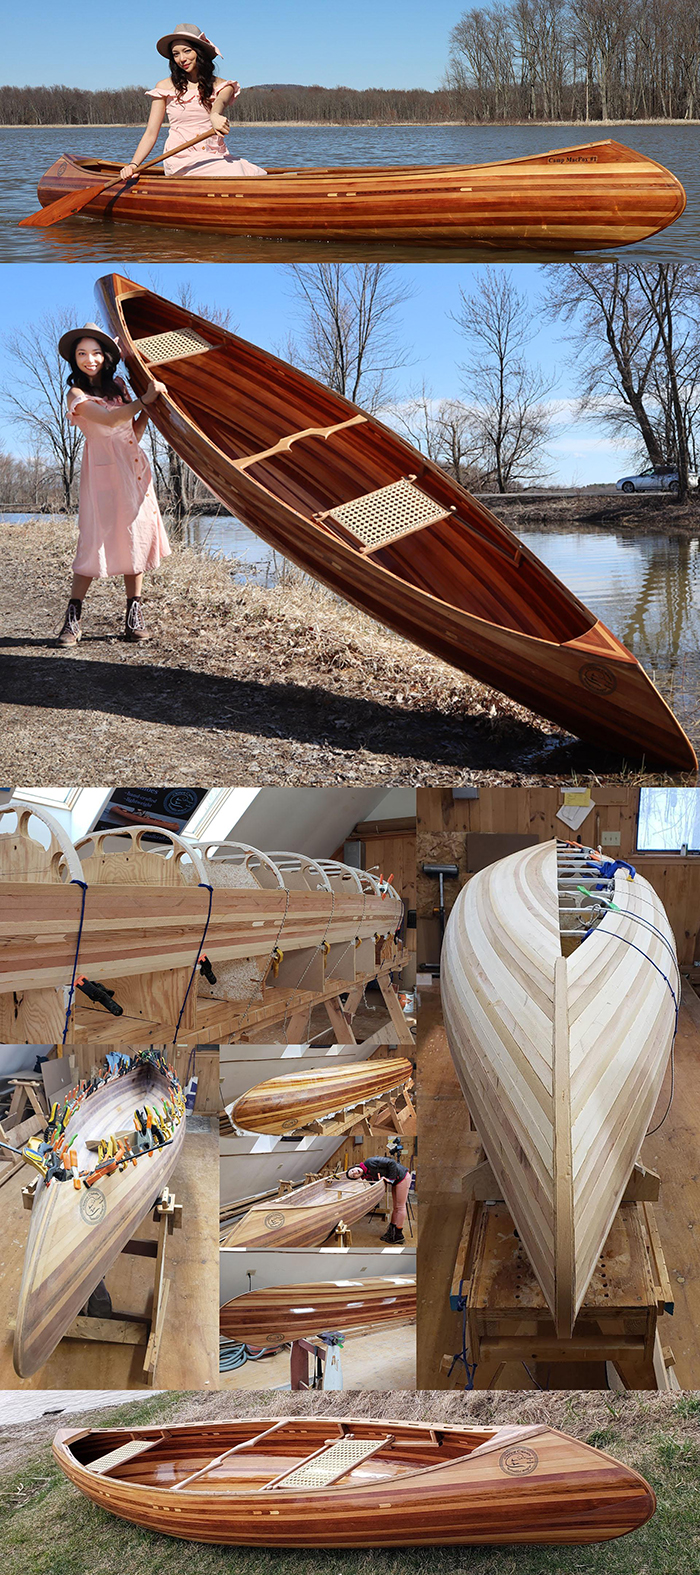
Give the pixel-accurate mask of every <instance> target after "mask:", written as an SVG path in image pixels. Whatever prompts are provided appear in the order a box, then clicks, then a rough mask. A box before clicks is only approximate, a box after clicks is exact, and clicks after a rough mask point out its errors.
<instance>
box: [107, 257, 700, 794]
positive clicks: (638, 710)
mask: <svg viewBox="0 0 700 1575" xmlns="http://www.w3.org/2000/svg"><path fill="white" fill-rule="evenodd" d="M98 289H99V292H100V294H101V297H102V301H103V304H104V310H105V312H106V315H107V321H108V323H109V327H110V330H111V332H112V333H114V334H116V335H118V336H119V340H120V343H121V344H122V345H123V346H124V355H125V360H126V364H127V366H128V369H129V374H130V377H131V380H132V382H133V385H134V388H135V389H136V391H137V393H143V392H144V391H145V389H146V386H147V383H148V380H149V378H150V375H151V369H150V363H149V362H148V360H147V358H145V357H144V356H143V355H142V354H141V353H140V351H139V342H140V341H141V340H143V339H145V338H147V337H148V336H149V335H152V334H153V333H157V332H159V331H166V330H169V329H172V328H173V327H187V328H193V329H194V330H195V331H196V332H197V333H198V334H200V335H201V336H202V337H203V338H204V339H206V340H207V342H208V343H209V345H210V346H211V348H210V349H209V350H207V351H206V352H203V353H202V354H201V355H195V356H191V357H188V359H187V360H185V361H182V360H177V361H174V362H169V363H161V364H159V367H158V376H159V378H160V379H161V380H162V381H163V382H164V384H165V386H166V388H167V390H168V392H167V395H164V396H161V397H160V398H159V399H158V400H157V401H156V403H155V404H154V405H153V406H152V419H153V421H154V422H155V424H156V426H157V427H158V429H159V431H160V432H161V433H162V434H163V436H164V437H165V438H166V440H167V442H168V443H170V444H172V446H173V447H174V448H175V449H176V451H177V453H178V454H180V456H181V457H182V458H183V459H184V460H185V461H186V462H187V464H188V465H190V466H191V468H192V469H193V470H194V471H195V472H196V474H197V475H198V476H200V477H201V479H202V480H203V481H204V482H205V484H206V485H207V486H208V487H209V489H210V491H211V492H213V493H214V495H215V496H216V497H217V498H219V499H220V500H221V501H222V502H223V503H224V504H225V505H226V506H227V507H228V508H230V509H231V511H232V512H233V513H234V514H235V515H236V516H237V518H239V519H241V520H242V521H243V522H244V524H246V525H247V526H248V527H249V528H250V529H251V530H253V531H255V532H256V534H257V535H258V536H260V537H261V538H262V540H263V541H266V542H267V543H268V545H269V546H271V547H272V548H274V549H275V551H278V552H281V553H283V554H284V555H285V556H286V557H287V558H290V559H291V560H292V562H294V563H295V564H297V566H298V567H299V568H301V569H303V570H304V572H305V573H308V574H311V575H312V576H313V577H314V578H316V579H318V580H321V581H322V582H323V583H324V584H325V585H328V586H329V587H330V589H331V590H333V591H334V592H335V593H336V594H337V595H339V596H341V597H343V598H344V599H345V600H346V601H350V602H353V603H354V604H355V605H356V606H358V607H361V608H362V609H363V610H364V611H365V612H367V613H368V614H369V615H370V617H372V618H374V619H376V620H377V621H378V622H380V623H383V624H386V625H388V627H389V628H391V629H394V630H395V631H396V632H397V633H398V634H400V635H401V636H402V637H403V638H405V639H408V640H411V641H412V642H413V643H414V644H416V645H419V646H421V647H423V648H424V649H425V650H428V651H432V652H433V654H434V655H436V656H439V657H441V658H442V660H443V661H446V662H449V663H451V665H452V666H454V667H456V668H458V669H460V670H461V671H464V672H468V673H471V674H472V675H473V676H474V677H475V678H479V679H481V680H482V681H483V682H484V683H489V684H494V685H495V686H496V687H497V688H498V689H500V690H502V691H503V692H504V693H506V694H508V695H510V696H511V697H512V698H513V699H515V700H517V701H519V702H520V703H521V704H523V705H526V706H529V707H530V708H531V709H532V710H534V711H535V712H536V713H537V714H538V715H540V716H546V717H548V718H550V719H551V720H552V721H554V722H558V723H559V724H561V725H562V726H563V727H566V728H568V729H569V730H570V731H572V732H574V733H577V734H579V735H580V736H581V737H582V738H590V739H592V740H593V741H595V742H596V743H597V744H601V743H602V744H606V745H607V746H608V747H610V748H612V749H615V750H616V751H617V752H622V753H623V754H625V755H627V756H629V757H630V758H633V759H638V758H640V756H641V755H644V756H645V757H646V760H647V763H650V762H652V761H653V762H655V763H658V764H660V765H663V766H666V767H671V766H673V767H675V768H677V769H679V770H695V769H696V767H697V760H696V756H695V752H694V750H693V748H692V745H691V744H690V742H689V740H688V739H687V737H686V735H685V733H684V732H683V730H682V728H681V727H680V725H679V723H678V722H677V720H676V718H675V717H674V716H673V714H672V712H671V711H670V710H669V708H668V706H667V705H666V703H665V701H664V700H663V699H662V697H661V695H660V694H659V693H658V691H657V689H656V688H655V686H654V684H653V683H652V681H651V679H650V678H649V677H648V675H647V674H646V673H645V671H644V669H643V668H642V667H641V666H640V664H639V662H638V661H637V659H636V657H634V656H633V655H632V654H631V652H629V651H628V650H627V649H626V648H625V646H624V645H623V644H622V642H621V641H620V640H618V639H617V638H616V636H615V635H613V634H612V633H611V632H610V630H608V629H606V628H605V626H604V625H603V624H601V623H600V622H599V621H596V619H595V617H594V615H593V614H592V613H591V612H589V610H588V609H587V608H586V607H584V606H583V604H582V603H581V602H579V601H578V600H577V598H576V597H574V596H573V595H572V594H571V592H570V591H568V590H567V588H566V586H564V585H563V584H562V583H561V581H560V580H558V579H557V578H556V576H555V575H554V574H552V573H551V572H550V571H549V570H548V569H547V568H545V566H544V564H542V563H541V562H540V561H539V559H537V558H536V557H535V555H534V554H533V553H531V552H530V551H529V549H528V548H526V547H523V546H522V545H521V543H520V542H519V540H518V538H517V537H516V536H515V535H514V534H513V533H512V532H511V531H510V530H508V528H507V527H506V526H505V525H503V524H502V523H501V521H500V520H499V519H497V517H496V516H495V515H494V514H493V513H492V512H491V510H490V509H488V508H486V507H485V505H484V504H483V503H479V502H477V501H476V499H475V498H473V497H471V496H470V494H469V493H467V492H465V490H464V489H463V488H462V487H460V486H459V485H458V484H457V482H456V481H454V480H453V479H452V478H451V477H449V476H447V475H446V474H445V472H444V471H442V470H441V469H440V468H439V466H437V465H435V464H433V463H432V461H431V460H429V459H427V458H426V457H425V456H424V455H423V454H421V453H419V452H418V450H417V449H414V448H413V447H412V446H411V445H410V444H409V443H406V442H405V441H404V440H403V439H402V438H400V437H399V436H398V435H397V434H396V433H395V432H393V431H390V429H389V428H388V427H385V426H383V425H382V424H381V422H379V421H377V420H376V418H375V417H374V416H369V415H367V417H366V420H364V421H362V422H359V423H352V424H351V425H347V424H345V423H347V422H351V419H352V417H354V416H357V415H360V414H366V413H364V412H361V411H358V410H357V408H356V406H354V405H352V404H350V403H349V401H348V400H345V399H343V398H341V396H340V395H338V394H335V393H333V392H332V391H331V390H330V389H327V388H324V387H322V386H321V385H320V384H318V383H316V382H314V381H313V380H312V379H311V378H308V377H306V376H305V374H304V373H302V372H300V371H298V370H297V369H295V368H293V367H291V366H289V365H288V364H286V363H285V362H283V361H279V360H277V359H276V358H275V357H274V356H271V355H269V354H268V353H267V352H266V351H264V350H261V349H259V348H258V347H257V346H255V345H251V344H248V343H246V341H245V340H243V339H240V338H238V337H237V336H236V335H234V334H230V333H228V332H227V331H226V330H225V329H222V328H219V327H218V326H216V325H214V324H211V323H208V322H206V321H205V320H204V319H203V318H200V317H196V316H195V315H194V314H193V313H192V312H189V311H187V310H186V309H185V308H183V307H179V306H177V305H175V304H174V303H173V302H170V301H166V300H164V299H163V298H162V297H159V296H156V295H154V294H153V293H152V292H150V291H148V290H146V289H144V288H142V287H140V286H138V285H136V284H134V283H133V282H132V281H130V280H128V279H125V278H122V277H120V276H119V275H118V274H112V275H109V276H107V277H106V278H104V279H102V280H101V281H100V283H99V286H98ZM333 425H335V426H336V427H337V428H338V430H337V431H336V432H335V434H334V435H332V436H329V437H327V438H324V437H322V436H313V435H312V436H302V435H300V434H304V433H305V432H307V431H308V430H309V429H310V428H312V429H313V428H319V429H327V428H329V427H333ZM294 435H297V436H298V441H295V442H293V443H292V444H291V445H290V444H289V443H287V444H286V445H283V447H282V448H281V449H280V447H279V446H280V444H281V443H282V441H283V440H284V439H288V438H290V437H292V436H294ZM271 450H275V452H274V453H272V452H271ZM241 460H245V461H246V465H245V469H241V468H240V462H241ZM410 476H412V477H415V480H416V483H417V485H418V487H419V488H420V490H421V492H423V493H424V494H425V495H426V496H429V497H430V498H431V499H432V501H433V503H434V504H435V508H436V513H440V514H443V515H445V516H446V517H444V518H442V519H441V520H440V521H439V522H438V523H436V524H434V525H429V526H426V527H424V528H422V529H419V530H415V531H413V532H412V533H411V534H409V535H407V536H405V537H401V538H399V539H398V540H396V541H392V542H389V543H387V544H386V545H384V546H379V547H377V548H376V549H373V550H365V549H364V548H362V545H361V544H360V543H358V542H356V541H353V540H352V538H351V537H349V536H348V534H347V532H345V531H344V530H342V529H341V528H340V527H335V526H334V524H333V521H332V520H331V519H330V517H329V511H330V510H332V509H334V508H337V507H338V505H343V504H345V503H348V502H351V501H353V500H356V499H358V498H362V497H363V496H366V495H367V494H368V493H374V492H376V491H377V490H378V489H380V488H381V487H384V486H388V485H391V484H393V483H395V482H397V481H401V480H404V479H406V478H407V477H410Z"/></svg>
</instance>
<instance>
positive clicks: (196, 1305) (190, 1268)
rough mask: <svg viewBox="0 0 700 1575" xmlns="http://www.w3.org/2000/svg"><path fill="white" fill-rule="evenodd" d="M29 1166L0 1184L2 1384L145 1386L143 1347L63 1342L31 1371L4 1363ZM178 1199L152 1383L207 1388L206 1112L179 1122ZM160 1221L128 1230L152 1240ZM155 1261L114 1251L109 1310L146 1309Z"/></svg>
mask: <svg viewBox="0 0 700 1575" xmlns="http://www.w3.org/2000/svg"><path fill="white" fill-rule="evenodd" d="M35 1174H36V1173H35V1172H34V1171H31V1170H30V1169H29V1167H28V1166H26V1165H25V1166H23V1168H22V1169H21V1170H20V1171H19V1172H18V1173H17V1175H15V1176H13V1177H12V1178H11V1179H10V1180H9V1181H7V1182H6V1183H5V1184H4V1186H3V1187H2V1189H0V1208H1V1209H2V1221H3V1230H2V1237H1V1240H0V1389H131V1388H133V1389H145V1388H147V1387H148V1384H147V1381H146V1379H145V1377H144V1374H143V1370H142V1364H143V1358H144V1354H145V1346H143V1345H141V1346H127V1345H112V1344H106V1343H103V1342H97V1341H92V1340H66V1339H63V1340H62V1341H61V1342H60V1344H59V1345H58V1346H57V1348H56V1350H55V1351H54V1353H53V1355H52V1356H51V1357H50V1359H49V1361H48V1362H46V1363H45V1364H44V1366H43V1367H42V1368H40V1370H39V1372H38V1373H35V1374H34V1377H33V1378H29V1379H21V1378H18V1377H17V1374H16V1373H15V1370H14V1367H13V1365H12V1343H13V1337H12V1333H11V1332H10V1331H9V1330H8V1322H9V1320H10V1319H11V1318H14V1316H15V1312H16V1308H17V1301H18V1296H19V1288H20V1283H21V1279H22V1266H23V1261H24V1249H25V1245H26V1241H27V1233H28V1228H29V1219H30V1216H29V1214H28V1212H27V1211H26V1210H25V1209H24V1207H23V1204H22V1187H23V1186H25V1185H26V1184H27V1183H28V1182H29V1181H31V1180H32V1179H33V1178H34V1176H35ZM169 1188H170V1191H171V1192H172V1194H173V1196H174V1197H175V1200H176V1202H178V1203H181V1204H182V1208H183V1214H182V1229H181V1230H176V1231H174V1232H173V1234H172V1236H169V1237H168V1242H167V1248H166V1269H165V1272H166V1278H168V1279H169V1280H170V1291H169V1295H168V1302H167V1307H166V1314H165V1326H164V1333H163V1340H162V1345H161V1354H160V1359H159V1362H158V1367H157V1371H156V1374H155V1387H156V1388H158V1389H215V1388H217V1387H218V1378H219V1374H218V1352H219V1243H218V1232H217V1229H216V1221H217V1218H218V1211H219V1132H218V1121H217V1120H216V1118H214V1117H207V1116H194V1117H191V1116H190V1117H188V1119H187V1134H186V1137H185V1142H184V1145H183V1149H182V1154H181V1158H180V1161H179V1164H178V1166H177V1169H176V1170H175V1171H174V1173H173V1176H172V1177H171V1180H170V1182H169ZM157 1234H158V1226H157V1225H155V1224H154V1223H153V1218H152V1216H151V1215H150V1214H149V1215H148V1216H147V1217H146V1219H145V1220H144V1221H143V1223H142V1224H141V1225H140V1226H139V1229H138V1230H137V1231H136V1233H135V1239H136V1240H140V1241H155V1240H156V1239H157ZM154 1266H155V1260H154V1259H153V1258H141V1257H132V1256H130V1255H128V1254H122V1255H120V1257H119V1258H117V1260H116V1262H115V1263H114V1264H113V1265H112V1268H111V1269H110V1271H109V1273H108V1275H107V1276H106V1284H107V1289H108V1290H109V1292H110V1295H111V1297H112V1307H113V1312H114V1313H115V1314H116V1313H118V1312H129V1313H148V1312H149V1311H150V1306H151V1301H152V1293H153V1270H154Z"/></svg>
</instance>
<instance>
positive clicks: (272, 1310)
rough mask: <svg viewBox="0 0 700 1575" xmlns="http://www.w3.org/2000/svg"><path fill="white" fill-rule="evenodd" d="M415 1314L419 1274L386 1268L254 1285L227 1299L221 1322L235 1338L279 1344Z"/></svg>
mask: <svg viewBox="0 0 700 1575" xmlns="http://www.w3.org/2000/svg"><path fill="white" fill-rule="evenodd" d="M415 1316H416V1277H415V1274H401V1275H393V1276H392V1275H388V1274H385V1275H380V1276H377V1275H375V1276H368V1277H367V1278H366V1279H362V1280H320V1281H317V1282H316V1283H314V1284H307V1285H304V1284H300V1285H273V1286H271V1287H270V1288H269V1290H264V1291H248V1292H247V1293H246V1294H245V1295H243V1296H235V1297H234V1298H233V1300H232V1301H230V1302H226V1303H225V1305H224V1306H223V1307H222V1308H221V1311H220V1314H219V1327H220V1331H221V1333H222V1335H225V1337H226V1338H227V1339H229V1340H242V1341H244V1342H245V1343H246V1344H248V1345H273V1344H275V1345H276V1344H278V1343H282V1342H283V1341H288V1340H301V1339H304V1338H305V1337H307V1336H309V1335H312V1334H322V1333H323V1332H324V1331H327V1330H330V1329H338V1330H341V1331H343V1332H346V1333H347V1332H349V1331H350V1330H352V1329H363V1328H365V1326H366V1325H367V1324H370V1323H371V1324H388V1323H405V1322H407V1321H408V1320H409V1319H411V1318H415Z"/></svg>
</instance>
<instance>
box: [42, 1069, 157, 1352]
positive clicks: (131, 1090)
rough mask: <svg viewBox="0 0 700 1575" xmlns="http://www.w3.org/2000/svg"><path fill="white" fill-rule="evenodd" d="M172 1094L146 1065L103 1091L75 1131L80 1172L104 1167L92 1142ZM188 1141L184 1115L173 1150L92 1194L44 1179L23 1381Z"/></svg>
mask: <svg viewBox="0 0 700 1575" xmlns="http://www.w3.org/2000/svg"><path fill="white" fill-rule="evenodd" d="M167 1097H168V1084H167V1082H166V1079H165V1078H164V1077H162V1076H161V1075H160V1074H159V1073H158V1072H156V1071H155V1069H154V1068H149V1067H145V1066H142V1067H139V1068H137V1069H136V1070H134V1071H132V1072H128V1073H126V1074H125V1075H124V1076H123V1077H119V1078H114V1079H111V1080H110V1081H109V1082H107V1083H106V1084H104V1086H103V1087H102V1088H98V1089H97V1090H96V1091H95V1092H94V1093H93V1094H91V1095H90V1096H89V1098H87V1099H85V1100H84V1101H83V1102H82V1104H81V1105H80V1106H79V1108H78V1110H77V1111H76V1113H75V1116H74V1117H73V1120H72V1121H71V1122H70V1126H69V1135H70V1137H72V1138H73V1137H74V1139H75V1141H74V1143H72V1144H71V1147H72V1148H74V1149H75V1151H76V1155H77V1162H78V1166H79V1168H80V1169H88V1170H92V1169H93V1168H94V1167H95V1165H96V1163H97V1160H96V1155H95V1153H94V1152H93V1151H91V1150H89V1149H88V1148H87V1147H86V1143H87V1141H89V1140H92V1141H95V1140H98V1139H100V1138H109V1137H110V1136H111V1135H112V1134H113V1133H114V1134H116V1133H118V1132H119V1131H121V1130H129V1131H130V1130H133V1116H134V1111H135V1110H136V1108H137V1107H139V1108H141V1109H143V1106H144V1104H146V1105H150V1106H153V1103H154V1102H155V1103H156V1104H159V1105H161V1104H162V1102H163V1100H164V1099H166V1098H167ZM184 1137H185V1120H184V1118H182V1119H180V1120H179V1121H178V1122H177V1123H176V1125H175V1128H174V1138H173V1141H172V1142H171V1143H169V1144H168V1145H167V1147H164V1148H162V1149H160V1150H159V1149H153V1150H151V1151H150V1152H149V1153H146V1154H143V1155H141V1157H140V1158H138V1159H137V1161H136V1164H135V1165H132V1164H128V1165H127V1166H126V1168H125V1169H124V1170H123V1171H119V1170H116V1171H115V1172H114V1174H113V1175H111V1176H105V1177H104V1178H103V1179H102V1180H100V1181H99V1182H97V1183H95V1185H94V1186H92V1187H90V1188H89V1189H86V1188H85V1187H83V1186H82V1185H81V1187H80V1190H76V1189H75V1188H74V1186H73V1183H72V1181H62V1182H61V1181H50V1182H49V1184H48V1186H47V1185H46V1184H45V1182H44V1180H43V1178H42V1177H41V1176H40V1177H39V1180H38V1184H37V1188H36V1192H35V1195H34V1203H33V1207H32V1211H31V1219H30V1223H29V1236H28V1240H27V1247H26V1253H25V1263H24V1273H23V1276H22V1285H21V1289H20V1296H19V1304H18V1307H17V1323H16V1328H15V1342H14V1357H13V1359H14V1366H15V1371H16V1372H17V1374H18V1375H19V1377H21V1378H30V1377H31V1376H32V1374H33V1373H35V1372H36V1371H37V1370H38V1368H40V1367H41V1366H42V1365H43V1363H44V1362H46V1361H47V1359H48V1357H49V1356H50V1355H51V1353H52V1351H53V1350H54V1349H55V1347H56V1346H57V1345H58V1342H59V1340H60V1339H61V1336H62V1335H63V1334H64V1333H65V1331H66V1329H68V1328H69V1326H70V1324H71V1323H72V1322H73V1320H74V1318H75V1317H76V1316H77V1315H78V1313H79V1312H80V1310H81V1308H82V1307H83V1306H84V1305H85V1303H86V1302H87V1300H88V1297H89V1296H90V1295H91V1293H92V1291H93V1290H94V1289H95V1286H96V1285H98V1284H99V1282H100V1280H101V1279H102V1278H103V1277H104V1275H105V1274H106V1272H107V1270H108V1269H109V1267H110V1264H112V1263H113V1262H114V1260H115V1258H116V1257H117V1256H118V1255H119V1253H120V1252H121V1250H122V1248H123V1246H124V1245H125V1243H126V1242H127V1241H129V1239H130V1238H131V1236H133V1234H134V1232H135V1230H136V1229H137V1228H138V1226H139V1225H140V1223H141V1221H142V1219H143V1218H144V1216H145V1215H146V1214H147V1213H148V1212H149V1210H150V1209H151V1208H152V1207H153V1205H154V1203H155V1201H156V1199H157V1197H158V1196H159V1194H160V1193H161V1192H162V1190H163V1187H164V1186H165V1184H166V1182H167V1181H168V1178H169V1176H170V1175H171V1173H172V1171H173V1169H174V1167H175V1165H176V1163H177V1161H178V1158H179V1155H180V1150H181V1148H182V1144H183V1142H184ZM33 1174H34V1173H33Z"/></svg>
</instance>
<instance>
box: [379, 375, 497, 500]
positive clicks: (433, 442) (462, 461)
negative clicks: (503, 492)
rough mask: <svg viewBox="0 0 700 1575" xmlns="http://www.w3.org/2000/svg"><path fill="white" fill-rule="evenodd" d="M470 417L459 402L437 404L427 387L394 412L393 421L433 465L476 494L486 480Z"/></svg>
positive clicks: (448, 400) (441, 400) (455, 400)
mask: <svg viewBox="0 0 700 1575" xmlns="http://www.w3.org/2000/svg"><path fill="white" fill-rule="evenodd" d="M469 414H470V413H469V410H468V409H467V406H466V405H463V404H462V403H461V401H460V400H459V399H439V400H436V399H434V398H433V396H432V393H431V391H430V389H429V388H427V387H426V386H425V385H423V388H422V389H421V391H420V393H419V394H415V395H414V396H413V398H412V399H407V400H404V401H402V403H401V404H399V405H397V406H396V407H395V408H394V410H393V411H392V413H391V420H392V425H394V426H396V427H397V428H398V430H399V432H401V433H402V434H403V435H404V436H405V437H407V438H408V439H409V440H410V442H411V443H414V444H415V446H416V448H418V449H420V451H421V453H423V454H427V456H428V459H431V460H432V461H433V464H435V465H440V466H441V468H442V469H443V470H445V471H447V474H448V475H449V476H454V479H455V481H458V482H459V484H460V486H462V487H469V488H471V490H472V491H474V490H476V489H478V488H480V487H481V486H482V484H483V480H484V478H483V476H482V473H481V471H480V469H479V466H478V464H477V462H476V452H475V447H476V446H475V441H474V436H473V433H472V430H471V425H470V419H469Z"/></svg>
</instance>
